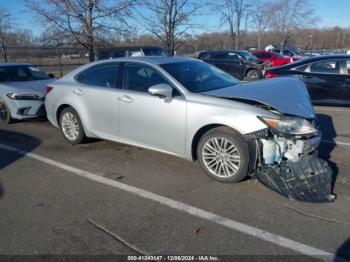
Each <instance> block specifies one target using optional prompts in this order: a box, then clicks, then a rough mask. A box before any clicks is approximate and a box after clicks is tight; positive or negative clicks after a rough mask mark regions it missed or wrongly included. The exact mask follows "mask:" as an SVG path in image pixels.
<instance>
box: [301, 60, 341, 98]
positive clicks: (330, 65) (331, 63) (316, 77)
mask: <svg viewBox="0 0 350 262" xmlns="http://www.w3.org/2000/svg"><path fill="white" fill-rule="evenodd" d="M344 63H345V60H339V59H332V60H326V61H318V62H314V63H311V64H310V65H309V66H308V67H306V68H305V71H304V72H303V75H302V77H303V80H304V82H305V83H306V85H307V88H308V90H309V93H310V96H311V99H312V101H313V102H314V103H315V104H337V103H339V102H340V101H341V100H343V99H344V98H345V97H346V96H347V84H346V80H347V78H348V75H346V74H344V70H343V68H344Z"/></svg>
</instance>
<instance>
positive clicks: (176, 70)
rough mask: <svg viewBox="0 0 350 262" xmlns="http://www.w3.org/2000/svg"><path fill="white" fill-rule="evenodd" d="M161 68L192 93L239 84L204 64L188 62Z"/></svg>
mask: <svg viewBox="0 0 350 262" xmlns="http://www.w3.org/2000/svg"><path fill="white" fill-rule="evenodd" d="M161 66H162V67H163V68H164V69H165V70H166V71H167V72H168V73H169V74H171V75H172V76H173V77H174V78H175V79H176V80H177V81H179V82H180V83H181V84H182V85H183V86H184V87H185V88H187V89H188V90H189V91H190V92H193V93H201V92H206V91H211V90H215V89H220V88H225V87H229V86H234V85H237V84H238V83H239V81H238V80H237V79H235V78H234V77H232V76H230V75H228V74H226V73H225V72H223V71H221V70H219V69H217V68H216V67H214V66H211V65H209V64H207V63H204V62H199V61H189V62H179V63H170V64H164V65H161Z"/></svg>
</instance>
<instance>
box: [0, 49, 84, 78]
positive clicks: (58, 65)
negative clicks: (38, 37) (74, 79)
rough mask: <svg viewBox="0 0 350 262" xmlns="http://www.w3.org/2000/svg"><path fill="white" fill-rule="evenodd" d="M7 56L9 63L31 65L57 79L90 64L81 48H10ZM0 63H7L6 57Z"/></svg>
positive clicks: (0, 59)
mask: <svg viewBox="0 0 350 262" xmlns="http://www.w3.org/2000/svg"><path fill="white" fill-rule="evenodd" d="M6 56H7V62H19V63H30V64H33V65H35V66H38V67H40V68H41V69H42V70H44V71H45V72H46V73H47V74H54V75H55V76H56V77H61V76H63V75H65V74H66V73H68V72H69V71H71V70H73V69H75V68H77V67H78V66H80V65H83V64H86V63H88V62H89V58H88V56H87V54H86V51H85V50H84V49H81V48H36V47H25V46H22V47H8V48H7V52H6ZM0 62H5V56H2V57H1V58H0Z"/></svg>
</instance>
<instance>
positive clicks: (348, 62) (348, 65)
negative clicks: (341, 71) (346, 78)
mask: <svg viewBox="0 0 350 262" xmlns="http://www.w3.org/2000/svg"><path fill="white" fill-rule="evenodd" d="M346 69H347V72H348V75H350V60H346Z"/></svg>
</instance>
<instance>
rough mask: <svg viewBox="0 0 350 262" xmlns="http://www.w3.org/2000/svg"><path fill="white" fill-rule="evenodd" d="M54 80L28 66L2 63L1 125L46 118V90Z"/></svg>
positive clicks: (0, 75) (0, 83)
mask: <svg viewBox="0 0 350 262" xmlns="http://www.w3.org/2000/svg"><path fill="white" fill-rule="evenodd" d="M52 81H53V79H52V78H50V77H49V76H48V75H47V74H45V73H44V72H43V71H42V70H40V69H39V68H37V67H35V66H33V65H31V64H26V63H0V124H8V123H10V122H11V121H12V120H13V119H17V120H23V119H29V118H35V117H39V116H44V115H45V107H44V100H45V87H46V85H47V84H49V83H51V82H52Z"/></svg>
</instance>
